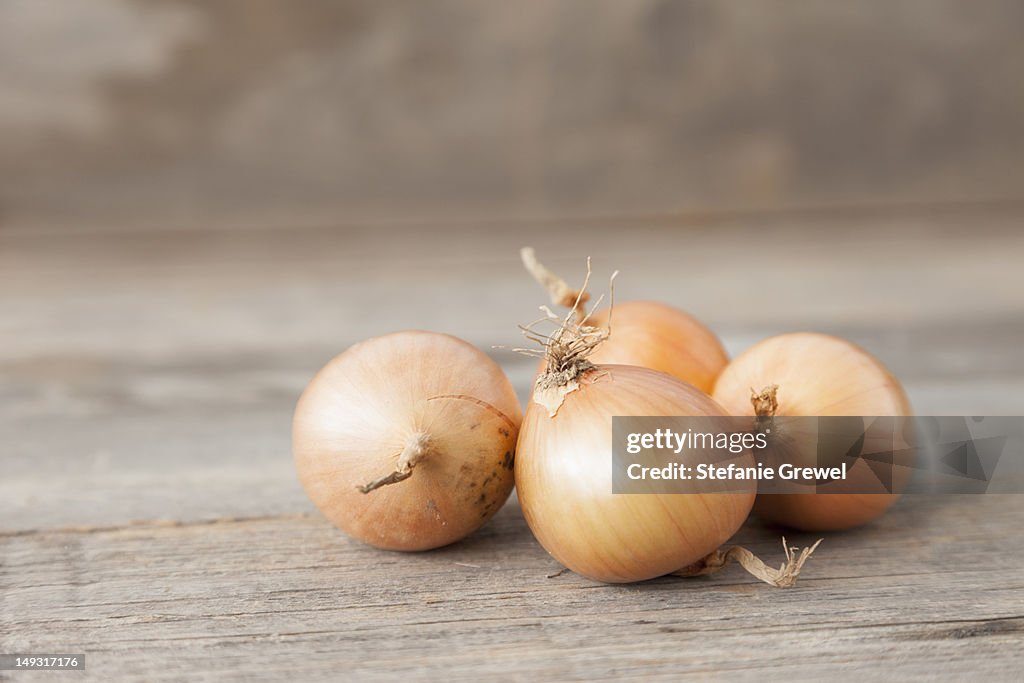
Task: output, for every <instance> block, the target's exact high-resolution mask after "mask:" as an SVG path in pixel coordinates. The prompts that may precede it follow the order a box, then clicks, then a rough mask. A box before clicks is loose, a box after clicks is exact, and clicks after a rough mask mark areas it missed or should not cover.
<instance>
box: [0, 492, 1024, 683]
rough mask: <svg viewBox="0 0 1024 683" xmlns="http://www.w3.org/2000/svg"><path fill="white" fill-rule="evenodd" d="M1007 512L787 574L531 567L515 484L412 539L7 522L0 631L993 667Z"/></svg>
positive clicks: (733, 671)
mask: <svg viewBox="0 0 1024 683" xmlns="http://www.w3.org/2000/svg"><path fill="white" fill-rule="evenodd" d="M1022 514H1024V499H1022V498H1021V497H1019V496H1007V497H997V496H992V497H978V496H976V497H969V496H965V497H962V498H943V499H938V498H914V499H908V500H905V501H902V502H901V503H900V505H899V506H898V507H897V508H896V509H895V510H894V511H893V512H892V513H891V514H890V515H888V516H887V517H885V518H884V519H883V520H881V521H880V522H878V523H877V524H875V525H873V526H871V527H869V528H865V529H862V530H860V531H856V532H851V533H847V534H841V535H833V536H830V537H829V538H827V539H826V541H825V543H823V544H822V546H821V548H820V549H819V553H818V554H817V555H816V556H815V557H813V558H812V561H811V562H810V563H809V564H808V566H807V567H806V568H805V575H804V576H803V577H801V582H800V584H799V585H798V586H797V587H796V588H794V589H789V590H780V589H772V588H770V587H768V586H764V585H763V584H759V583H757V582H756V581H755V580H754V579H752V578H750V577H748V576H746V575H745V574H743V573H742V572H740V571H739V570H738V569H735V568H731V569H729V570H726V571H725V572H723V573H722V574H719V575H718V576H716V577H711V578H702V579H678V578H665V579H658V580H655V581H650V582H646V583H643V584H639V585H632V586H606V585H601V584H596V583H592V582H590V581H588V580H586V579H583V578H581V577H578V576H575V575H573V574H565V575H562V576H560V577H557V578H552V579H549V578H546V576H547V574H549V573H551V572H552V571H553V570H555V569H557V565H556V564H555V563H554V561H553V560H551V559H550V558H549V557H548V556H547V555H546V554H545V553H544V551H543V549H541V548H540V547H539V546H538V545H537V543H536V542H535V541H534V540H533V538H532V536H531V535H530V533H529V530H528V529H527V528H526V526H525V523H524V522H523V520H522V517H521V514H520V512H519V509H518V506H517V505H516V504H514V503H513V504H510V505H508V506H507V507H506V508H504V509H503V510H502V511H501V513H499V515H498V516H497V517H496V518H495V520H493V521H492V523H490V524H488V525H487V526H486V527H485V528H484V529H482V530H481V531H480V532H478V533H477V534H475V535H474V536H472V537H470V538H468V539H466V540H465V541H463V542H461V543H458V544H456V545H454V546H451V547H449V548H446V549H443V550H440V551H437V552H431V553H421V554H412V555H404V554H395V553H387V552H383V551H377V550H374V549H372V548H369V547H366V546H362V545H359V544H357V543H355V542H353V541H350V540H348V539H347V538H346V537H344V536H343V535H342V534H341V533H340V532H338V531H337V530H335V529H334V528H333V527H331V526H330V525H329V524H327V523H326V522H325V521H324V520H323V519H321V518H320V517H319V516H315V515H313V516H310V515H283V516H275V517H269V518H262V519H248V520H237V519H236V520H230V519H225V520H216V521H211V522H208V523H202V524H180V525H171V524H168V525H161V524H142V525H137V526H127V527H108V528H95V529H78V530H75V529H67V530H44V531H37V532H24V533H16V534H7V535H4V536H2V537H0V547H2V551H3V552H2V557H3V564H2V567H0V572H2V573H0V585H2V587H3V592H2V596H3V597H2V599H0V600H2V601H0V616H2V619H0V623H2V625H3V626H2V628H3V631H2V633H0V635H2V646H3V648H4V649H5V650H6V651H22V650H26V649H33V650H37V651H39V650H53V651H58V650H59V651H67V650H75V651H84V652H87V653H88V677H89V678H90V679H91V680H110V679H111V678H130V679H136V680H143V679H144V680H182V679H186V678H187V679H188V680H218V679H221V678H222V677H227V678H232V679H238V680H241V679H244V680H278V679H280V678H285V677H298V678H301V679H302V680H338V679H339V678H353V679H358V680H385V679H393V678H398V677H401V678H405V679H410V680H437V679H438V678H444V679H446V680H480V679H481V678H497V679H500V680H528V679H532V678H538V677H540V678H543V679H545V680H554V679H559V680H564V679H574V680H621V679H622V678H623V677H626V676H627V675H629V674H632V673H640V672H642V673H643V674H644V675H645V676H646V677H649V678H652V679H655V680H660V679H665V680H669V679H676V678H678V677H679V676H681V675H684V674H693V675H698V676H706V675H714V676H716V677H729V678H733V677H740V678H744V679H747V678H755V677H759V678H762V679H763V677H764V676H769V677H773V678H775V677H786V678H794V679H797V680H804V679H808V680H809V679H817V680H820V679H821V677H830V676H838V677H841V678H850V677H852V676H855V675H860V674H863V673H867V672H872V675H874V676H884V677H887V678H898V679H902V680H906V679H907V678H914V677H928V678H933V677H935V676H936V675H940V676H942V677H946V678H950V679H956V678H962V677H964V676H967V675H971V676H984V677H986V678H991V679H993V680H1008V679H1009V673H1010V672H1011V671H1012V670H1013V669H1014V668H1018V667H1020V666H1022V665H1024V649H1022V648H1021V647H1020V646H1021V644H1022V643H1024V582H1022V581H1021V576H1022V575H1021V570H1020V567H1021V566H1022V563H1024V551H1022V550H1021V548H1020V545H1019V543H1016V542H1007V541H1008V538H1007V534H1006V530H1007V528H1011V527H1016V526H1017V525H1018V524H1019V522H1020V519H1021V515H1022ZM778 535H779V531H778V530H776V529H768V528H764V527H762V526H761V525H759V524H757V523H755V522H751V523H749V524H748V525H747V527H746V528H745V529H743V530H742V531H741V532H740V534H739V537H738V539H737V540H739V541H740V542H743V543H745V544H749V547H751V548H752V549H754V550H755V551H756V552H758V553H761V554H762V555H763V556H765V557H766V558H770V559H771V560H773V561H774V560H777V559H778V558H779V556H780V555H781V549H780V548H779V547H778ZM790 540H791V541H795V542H800V543H804V542H807V541H809V540H811V537H809V536H802V535H800V536H794V537H791V538H790ZM19 680H20V679H19Z"/></svg>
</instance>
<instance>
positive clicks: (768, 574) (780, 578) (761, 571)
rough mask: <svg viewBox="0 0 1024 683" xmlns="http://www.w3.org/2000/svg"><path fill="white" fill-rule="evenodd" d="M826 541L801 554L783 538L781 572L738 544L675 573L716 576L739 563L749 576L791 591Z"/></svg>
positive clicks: (819, 541)
mask: <svg viewBox="0 0 1024 683" xmlns="http://www.w3.org/2000/svg"><path fill="white" fill-rule="evenodd" d="M822 540H823V539H818V542H817V543H815V544H814V545H812V546H811V547H810V548H804V549H803V550H801V551H800V553H799V554H797V552H796V550H797V549H796V548H791V547H789V544H787V543H786V538H785V537H783V538H782V549H783V550H784V551H785V553H786V561H785V562H784V563H783V564H782V566H781V567H779V568H778V569H774V568H772V567H769V566H768V565H766V564H765V563H764V562H763V561H761V559H760V558H758V557H757V556H756V555H754V553H752V552H750V551H749V550H747V549H746V548H741V547H740V546H738V545H734V546H732V547H731V548H726V549H724V550H723V549H722V548H719V549H718V550H716V551H714V552H713V553H711V554H710V555H708V556H707V557H705V558H704V559H702V560H698V561H697V562H694V563H693V564H691V565H690V566H688V567H683V568H682V569H680V570H679V571H677V572H673V574H674V575H675V576H705V575H707V574H714V573H715V572H717V571H718V570H720V569H722V568H723V567H725V566H726V565H727V564H729V562H731V561H733V560H735V561H736V562H739V563H740V566H742V567H743V568H744V569H746V570H747V572H748V573H749V574H751V575H752V576H755V577H757V578H758V579H760V580H761V581H764V582H765V583H767V584H769V585H772V586H776V587H777V588H791V587H793V586H795V585H796V579H797V577H798V576H800V570H801V569H803V566H804V563H805V562H806V561H807V558H809V557H810V556H811V554H812V553H813V552H814V551H815V550H817V548H818V546H819V545H820V544H821V541H822Z"/></svg>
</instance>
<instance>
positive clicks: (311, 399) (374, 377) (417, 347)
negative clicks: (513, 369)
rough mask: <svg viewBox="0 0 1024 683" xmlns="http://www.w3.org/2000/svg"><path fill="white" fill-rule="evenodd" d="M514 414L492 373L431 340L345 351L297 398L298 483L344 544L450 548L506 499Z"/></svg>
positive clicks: (434, 336)
mask: <svg viewBox="0 0 1024 683" xmlns="http://www.w3.org/2000/svg"><path fill="white" fill-rule="evenodd" d="M521 420H522V412H521V409H520V406H519V402H518V400H517V398H516V395H515V391H514V390H513V388H512V385H511V384H510V383H509V381H508V378H507V377H506V376H505V374H504V373H503V372H502V370H501V368H500V367H498V365H497V364H496V363H495V362H494V361H493V360H491V359H490V358H489V357H488V356H487V355H486V354H484V353H483V352H481V351H480V350H479V349H477V348H476V347H474V346H472V345H470V344H468V343H466V342H464V341H462V340H460V339H457V338H455V337H452V336H449V335H445V334H438V333H434V332H421V331H410V332H398V333H395V334H389V335H385V336H382V337H375V338H373V339H369V340H367V341H364V342H361V343H359V344H356V345H354V346H352V347H351V348H349V349H348V350H347V351H345V352H344V353H342V354H341V355H339V356H337V357H336V358H334V359H333V360H332V361H330V362H329V363H328V364H327V365H326V366H325V367H324V368H323V369H322V370H321V371H320V372H319V373H318V374H317V375H316V377H314V378H313V380H312V381H311V382H310V383H309V386H307V387H306V390H305V392H303V394H302V397H301V398H300V399H299V403H298V406H297V407H296V410H295V418H294V423H293V449H294V455H295V465H296V468H297V469H298V474H299V479H300V480H301V482H302V485H303V486H304V487H305V489H306V492H307V493H308V494H309V497H310V498H311V499H312V500H313V502H314V503H315V504H316V506H317V507H318V508H319V509H320V511H321V512H323V514H324V515H325V516H326V517H327V518H328V519H329V520H330V521H331V522H332V523H334V524H335V525H336V526H338V527H339V528H340V529H342V530H343V531H345V532H346V533H347V534H349V535H350V536H352V537H354V538H357V539H359V540H361V541H363V542H365V543H369V544H371V545H374V546H377V547H379V548H385V549H389V550H426V549H429V548H437V547H439V546H443V545H446V544H448V543H452V542H454V541H457V540H459V539H461V538H463V537H464V536H466V535H468V534H469V533H471V532H473V531H474V530H475V529H477V528H478V527H480V526H481V525H482V524H483V523H484V522H486V521H487V520H488V519H489V518H490V517H491V516H492V515H493V514H494V513H495V512H497V510H498V509H499V508H500V507H501V505H502V504H503V503H504V502H505V500H506V499H507V498H508V495H509V493H510V492H511V490H512V486H513V462H514V453H515V443H516V438H517V436H518V431H519V425H520V422H521Z"/></svg>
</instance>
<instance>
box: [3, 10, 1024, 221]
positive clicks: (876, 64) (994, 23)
mask: <svg viewBox="0 0 1024 683" xmlns="http://www.w3.org/2000/svg"><path fill="white" fill-rule="evenodd" d="M1022 27H1024V5H1022V4H1021V3H1020V2H1016V1H1015V0H981V1H970V0H896V1H893V0H864V1H861V2H855V3H849V2H803V3H798V4H794V3H792V2H787V1H786V0H765V1H762V2H713V1H712V0H703V1H673V0H634V1H632V2H615V1H613V0H557V1H556V0H540V1H537V2H528V3H507V2H506V3H503V2H476V1H475V0H436V1H432V2H422V1H420V0H386V1H384V2H379V1H376V0H347V1H344V2H334V1H328V0H304V1H303V2H301V3H296V2H289V1H288V0H202V1H196V0H159V1H157V2H144V1H140V0H94V1H93V2H89V3H68V2H62V1H61V0H6V1H5V2H3V3H0V215H3V216H4V218H3V219H2V221H0V229H4V228H5V227H6V228H7V229H10V228H11V226H31V225H37V224H48V225H51V224H57V223H59V224H61V225H73V226H77V227H81V226H82V225H83V224H86V223H99V224H100V225H104V226H106V225H109V223H110V221H111V220H115V219H116V218H120V219H121V223H120V224H121V225H131V226H133V227H136V226H140V225H144V224H152V223H157V224H176V225H177V224H184V225H192V226H196V225H198V226H206V225H208V224H209V223H210V222H211V221H213V220H217V221H220V222H231V223H232V224H241V225H252V224H254V223H261V224H268V223H270V224H273V225H285V224H291V225H293V224H297V223H310V222H318V223H320V222H322V223H327V224H330V225H338V224H340V223H353V222H360V221H388V222H394V221H402V222H405V221H412V222H419V221H422V220H424V219H425V218H432V219H453V218H462V219H466V220H473V219H477V218H494V217H495V216H502V217H528V218H536V217H552V216H554V217H565V216H577V217H578V216H580V215H588V216H589V215H601V216H620V215H624V214H635V213H641V214H644V215H648V214H660V213H665V212H678V211H707V210H721V209H736V208H755V209H765V208H780V207H782V208H789V207H795V206H822V205H837V204H839V205H850V204H859V203H871V204H877V203H893V202H896V203H901V202H951V201H980V200H1000V201H1004V200H1014V201H1019V200H1021V199H1022V198H1024V166H1022V164H1021V163H1020V160H1021V159H1022V158H1024V86H1022V83H1021V78H1020V74H1021V73H1024V41H1021V40H1020V35H1021V30H1022Z"/></svg>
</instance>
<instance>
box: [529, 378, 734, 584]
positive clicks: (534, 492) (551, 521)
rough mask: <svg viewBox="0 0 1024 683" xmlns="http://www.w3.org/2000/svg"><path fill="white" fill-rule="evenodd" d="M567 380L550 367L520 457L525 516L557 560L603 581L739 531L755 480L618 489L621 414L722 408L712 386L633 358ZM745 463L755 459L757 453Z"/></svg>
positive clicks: (660, 571) (690, 553) (656, 569)
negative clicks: (705, 388)
mask: <svg viewBox="0 0 1024 683" xmlns="http://www.w3.org/2000/svg"><path fill="white" fill-rule="evenodd" d="M563 379H564V382H563V381H562V380H560V379H557V378H556V377H555V375H554V374H545V375H542V377H541V380H540V381H539V382H540V383H539V384H538V388H537V390H536V391H535V392H534V396H533V398H532V399H531V401H530V403H529V405H528V406H527V408H526V415H525V417H524V419H523V427H522V430H521V431H520V435H519V443H518V451H517V457H516V482H517V491H518V495H519V502H520V504H521V505H522V509H523V515H524V516H525V517H526V521H527V523H528V524H529V526H530V529H531V530H532V531H533V533H534V535H535V536H536V537H537V540H538V541H540V544H541V545H542V546H544V548H545V549H546V550H547V551H548V552H549V553H551V555H552V556H554V558H555V559H557V560H558V561H559V562H561V563H562V564H563V565H565V566H566V567H568V568H569V569H571V570H573V571H574V572H576V573H578V574H582V575H583V576H586V577H588V578H591V579H595V580H597V581H605V582H610V583H621V582H630V581H640V580H643V579H650V578H652V577H655V576H662V575H664V574H668V573H671V572H673V571H676V570H679V569H682V568H683V567H686V566H689V565H692V564H694V563H696V562H699V561H700V560H702V559H703V558H705V557H706V556H708V555H709V554H711V553H712V552H714V551H715V550H716V549H718V547H719V546H720V545H721V544H722V543H724V542H725V541H726V540H728V539H729V537H730V536H732V535H733V534H734V533H735V532H736V530H737V529H739V527H740V526H741V525H742V524H743V522H744V520H745V519H746V518H747V515H748V514H749V513H750V509H751V506H752V505H753V502H754V487H753V485H751V487H750V490H749V491H743V492H739V493H703V494H698V493H694V494H663V493H644V494H613V493H612V417H613V416H627V415H650V416H673V415H690V416H711V415H722V414H723V412H722V408H721V407H720V406H718V405H717V404H716V403H715V402H714V401H712V400H711V399H710V398H708V396H707V395H706V394H704V393H703V392H700V391H698V390H697V389H695V388H693V387H692V386H690V385H688V384H685V383H683V382H680V381H679V380H677V379H675V378H673V377H670V376H668V375H666V374H663V373H659V372H655V371H652V370H649V369H646V368H638V367H632V366H625V365H603V366H597V367H589V368H588V367H585V366H584V367H583V368H582V369H581V371H580V372H578V373H577V374H576V377H574V378H571V379H570V375H564V376H563ZM748 460H749V461H750V462H746V461H748ZM737 464H745V465H750V464H752V458H751V456H750V454H749V452H747V453H746V454H745V455H743V456H742V457H741V458H739V459H738V460H737Z"/></svg>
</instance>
